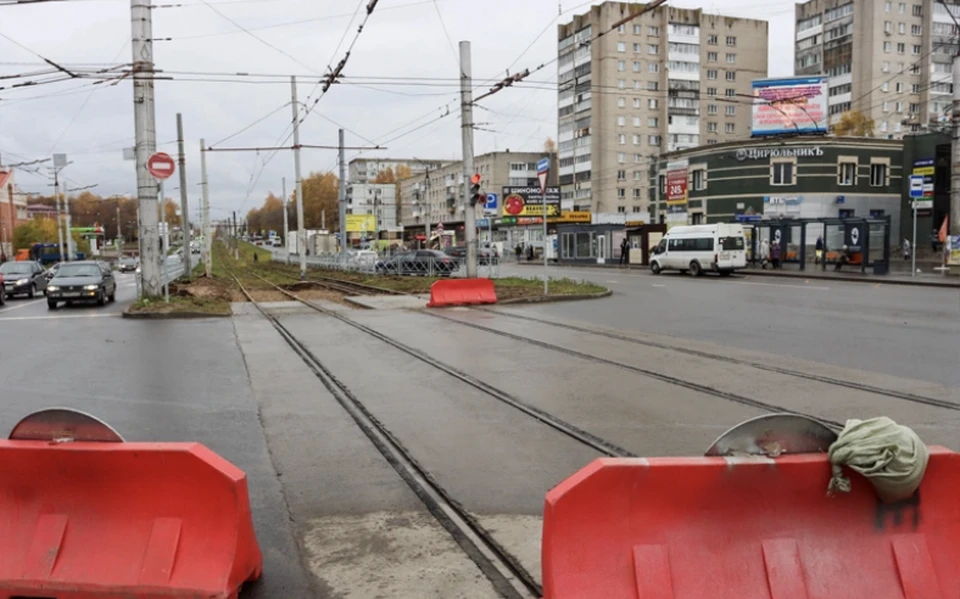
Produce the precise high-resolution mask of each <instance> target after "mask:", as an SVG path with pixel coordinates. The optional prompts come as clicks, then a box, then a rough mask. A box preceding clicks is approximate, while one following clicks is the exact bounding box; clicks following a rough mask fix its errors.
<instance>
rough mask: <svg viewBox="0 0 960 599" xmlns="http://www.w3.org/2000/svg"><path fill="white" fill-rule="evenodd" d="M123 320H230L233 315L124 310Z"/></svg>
mask: <svg viewBox="0 0 960 599" xmlns="http://www.w3.org/2000/svg"><path fill="white" fill-rule="evenodd" d="M121 316H122V317H123V318H129V319H131V320H196V319H199V318H229V317H230V316H233V314H211V313H209V312H168V313H165V314H164V313H160V312H130V311H128V310H124V311H123V312H122V313H121Z"/></svg>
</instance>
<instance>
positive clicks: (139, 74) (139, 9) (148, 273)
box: [130, 0, 163, 298]
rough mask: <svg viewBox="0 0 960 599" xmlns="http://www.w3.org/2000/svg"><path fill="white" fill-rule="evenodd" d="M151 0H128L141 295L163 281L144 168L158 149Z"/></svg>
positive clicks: (152, 186)
mask: <svg viewBox="0 0 960 599" xmlns="http://www.w3.org/2000/svg"><path fill="white" fill-rule="evenodd" d="M152 12H153V6H152V0H130V29H131V34H132V35H131V42H130V45H131V49H132V55H133V64H132V68H131V71H132V72H133V108H134V111H133V122H134V130H135V134H136V140H137V142H136V148H135V154H136V163H137V199H138V200H139V204H140V208H142V210H141V211H140V218H141V219H142V220H141V221H140V225H141V227H142V229H141V231H140V268H141V272H142V278H143V295H144V296H145V297H154V298H156V297H160V295H161V294H162V291H163V280H162V277H161V271H160V265H161V260H160V252H159V251H158V250H159V247H158V240H159V231H158V229H157V182H156V180H155V179H154V178H153V176H152V175H150V173H149V172H148V171H147V159H148V158H149V157H150V156H151V155H152V154H153V153H154V152H156V151H157V128H156V121H155V115H154V105H153V103H154V96H153V77H154V72H153V42H152V41H151V40H152V39H153V22H152V18H153V16H152V14H151V13H152Z"/></svg>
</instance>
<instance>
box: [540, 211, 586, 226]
mask: <svg viewBox="0 0 960 599" xmlns="http://www.w3.org/2000/svg"><path fill="white" fill-rule="evenodd" d="M590 218H591V217H590V213H589V212H587V211H577V212H573V211H566V212H561V213H560V216H550V217H547V222H548V223H550V224H557V223H587V224H590V222H591V220H590Z"/></svg>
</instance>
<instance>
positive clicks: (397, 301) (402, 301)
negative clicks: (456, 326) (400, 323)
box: [344, 295, 430, 310]
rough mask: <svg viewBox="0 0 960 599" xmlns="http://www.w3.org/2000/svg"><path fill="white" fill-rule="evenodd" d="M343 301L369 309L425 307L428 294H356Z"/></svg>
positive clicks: (428, 299) (428, 297)
mask: <svg viewBox="0 0 960 599" xmlns="http://www.w3.org/2000/svg"><path fill="white" fill-rule="evenodd" d="M344 300H345V301H347V302H349V303H351V304H354V305H356V306H359V307H361V308H368V309H370V310H404V309H419V308H425V307H426V306H427V302H428V301H430V296H429V295H357V296H353V297H347V298H344Z"/></svg>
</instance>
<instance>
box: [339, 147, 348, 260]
mask: <svg viewBox="0 0 960 599" xmlns="http://www.w3.org/2000/svg"><path fill="white" fill-rule="evenodd" d="M337 146H338V148H337V151H338V152H339V161H340V184H339V185H338V186H337V203H338V204H339V205H340V257H341V258H342V257H345V256H346V255H347V157H346V156H347V153H346V151H344V149H343V129H340V131H339V138H338V143H337Z"/></svg>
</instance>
